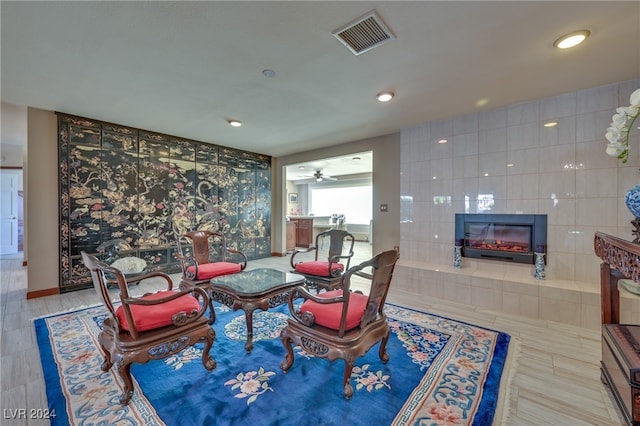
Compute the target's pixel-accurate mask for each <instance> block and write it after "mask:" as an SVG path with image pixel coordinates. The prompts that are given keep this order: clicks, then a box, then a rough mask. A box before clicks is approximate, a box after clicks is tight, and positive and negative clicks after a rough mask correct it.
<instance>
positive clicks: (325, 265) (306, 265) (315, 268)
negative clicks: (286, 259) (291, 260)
mask: <svg viewBox="0 0 640 426" xmlns="http://www.w3.org/2000/svg"><path fill="white" fill-rule="evenodd" d="M295 270H296V272H298V273H301V274H308V275H316V276H318V277H330V276H331V275H328V274H329V262H321V261H319V260H313V261H309V262H300V263H296V267H295ZM331 271H332V272H334V273H335V272H337V271H340V272H342V271H344V265H343V264H342V263H332V264H331Z"/></svg>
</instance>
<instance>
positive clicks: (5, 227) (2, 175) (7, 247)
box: [0, 171, 18, 255]
mask: <svg viewBox="0 0 640 426" xmlns="http://www.w3.org/2000/svg"><path fill="white" fill-rule="evenodd" d="M17 252H18V176H17V175H16V174H15V173H9V172H5V171H0V255H2V254H13V253H17Z"/></svg>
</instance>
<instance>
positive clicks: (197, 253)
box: [178, 231, 227, 265]
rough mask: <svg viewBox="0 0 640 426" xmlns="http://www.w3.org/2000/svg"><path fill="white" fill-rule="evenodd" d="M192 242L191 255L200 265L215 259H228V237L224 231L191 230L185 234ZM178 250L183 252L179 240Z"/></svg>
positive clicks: (222, 260)
mask: <svg viewBox="0 0 640 426" xmlns="http://www.w3.org/2000/svg"><path fill="white" fill-rule="evenodd" d="M184 237H186V238H187V239H188V240H189V241H190V243H191V250H192V253H191V255H192V256H193V258H194V259H195V260H196V262H198V264H199V265H204V264H206V263H210V262H214V261H221V262H225V261H226V252H227V239H226V237H225V235H224V234H223V233H222V232H217V231H189V232H187V233H186V234H184ZM178 250H179V251H180V253H182V245H181V244H180V242H178Z"/></svg>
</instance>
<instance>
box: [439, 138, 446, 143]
mask: <svg viewBox="0 0 640 426" xmlns="http://www.w3.org/2000/svg"><path fill="white" fill-rule="evenodd" d="M447 142H449V141H448V140H446V139H440V140H439V141H438V143H447Z"/></svg>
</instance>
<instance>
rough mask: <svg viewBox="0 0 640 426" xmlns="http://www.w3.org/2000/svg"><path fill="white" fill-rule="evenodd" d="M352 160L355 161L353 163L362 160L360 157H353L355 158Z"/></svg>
mask: <svg viewBox="0 0 640 426" xmlns="http://www.w3.org/2000/svg"><path fill="white" fill-rule="evenodd" d="M352 160H353V161H359V160H360V157H353V158H352Z"/></svg>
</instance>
